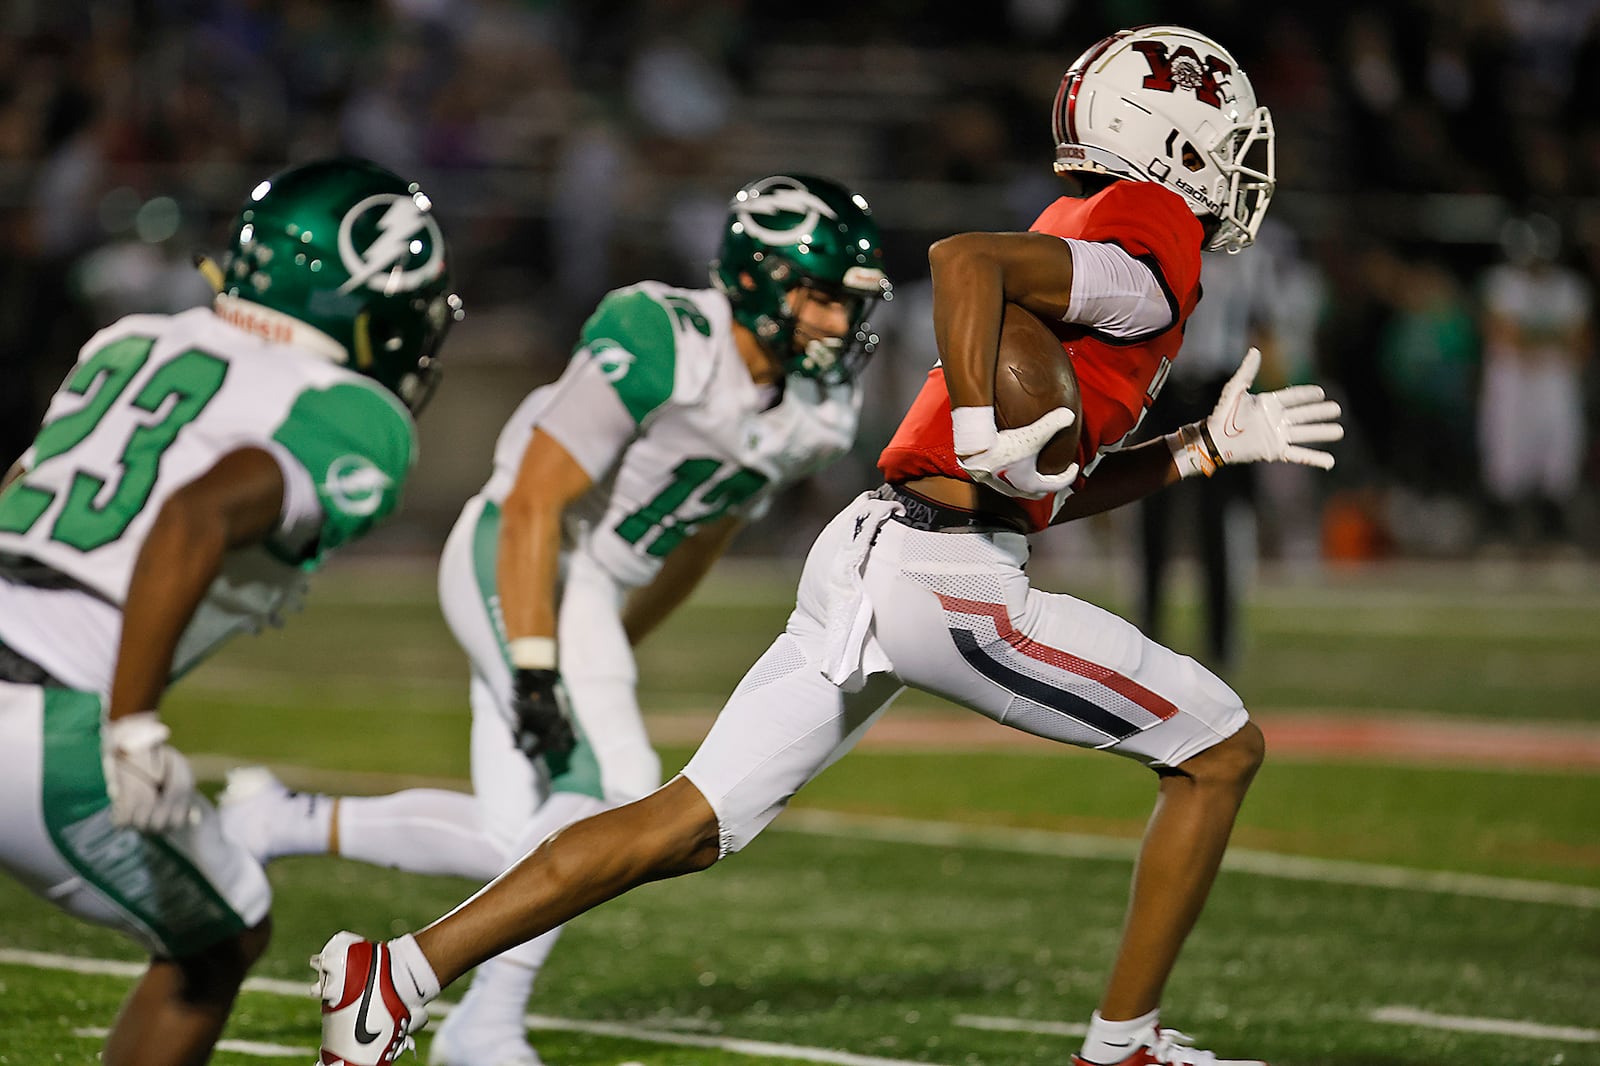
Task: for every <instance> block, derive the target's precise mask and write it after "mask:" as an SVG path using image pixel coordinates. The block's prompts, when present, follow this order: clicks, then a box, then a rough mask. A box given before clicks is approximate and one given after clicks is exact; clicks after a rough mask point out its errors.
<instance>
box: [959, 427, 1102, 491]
mask: <svg viewBox="0 0 1600 1066" xmlns="http://www.w3.org/2000/svg"><path fill="white" fill-rule="evenodd" d="M950 415H951V424H952V426H953V428H954V438H955V452H956V462H957V463H959V464H960V466H961V469H963V470H965V471H966V472H967V473H968V474H970V475H971V476H972V480H973V481H976V482H977V483H978V484H980V485H987V486H989V487H990V488H992V489H994V490H996V491H997V492H1002V493H1004V494H1006V495H1007V496H1013V497H1018V498H1021V499H1026V500H1039V499H1043V498H1044V497H1046V496H1049V495H1050V494H1051V493H1055V492H1060V491H1062V490H1063V489H1066V488H1070V487H1071V486H1072V483H1073V482H1074V481H1076V480H1077V479H1078V464H1077V463H1073V464H1072V465H1071V466H1069V467H1067V468H1066V469H1065V470H1063V471H1061V473H1059V474H1042V473H1040V472H1039V452H1040V450H1041V449H1043V448H1044V446H1045V445H1046V444H1049V443H1050V438H1051V437H1054V436H1055V435H1056V434H1057V433H1060V432H1061V431H1062V430H1063V429H1066V428H1067V427H1068V426H1070V425H1072V423H1073V422H1074V421H1075V420H1076V418H1077V416H1076V415H1075V414H1073V412H1072V408H1070V407H1057V408H1056V409H1055V410H1053V411H1047V412H1045V414H1043V415H1042V416H1040V418H1039V419H1038V420H1037V421H1035V422H1031V423H1029V424H1028V425H1026V426H1020V427H1018V428H1017V429H996V428H995V424H994V408H993V407H957V408H955V409H954V410H953V411H951V412H950Z"/></svg>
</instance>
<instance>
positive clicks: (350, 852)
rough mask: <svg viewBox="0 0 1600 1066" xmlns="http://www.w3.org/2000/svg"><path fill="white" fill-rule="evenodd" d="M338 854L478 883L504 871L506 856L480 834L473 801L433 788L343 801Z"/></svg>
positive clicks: (467, 796)
mask: <svg viewBox="0 0 1600 1066" xmlns="http://www.w3.org/2000/svg"><path fill="white" fill-rule="evenodd" d="M323 833H324V836H326V833H327V822H326V821H324V822H323ZM339 854H340V855H343V856H345V857H346V858H350V859H358V860H360V861H361V862H370V863H372V864H374V865H376V866H392V867H394V868H395V869H398V870H406V871H408V872H410V873H417V874H454V875H456V876H459V877H471V878H473V879H475V880H478V881H488V880H490V879H491V878H494V877H496V876H498V875H499V873H500V872H501V871H502V870H504V869H505V854H504V853H503V852H502V851H501V850H500V849H499V848H498V847H496V846H495V844H494V842H493V841H492V840H490V839H489V836H488V834H487V833H486V832H485V831H484V828H483V818H482V815H481V813H480V809H479V807H478V798H477V797H476V796H473V795H472V794H471V793H467V792H450V791H447V790H445V789H438V788H412V789H407V790H406V791H404V792H395V793H391V794H390V795H387V796H344V797H342V798H341V799H340V800H339Z"/></svg>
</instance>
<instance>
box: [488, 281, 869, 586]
mask: <svg viewBox="0 0 1600 1066" xmlns="http://www.w3.org/2000/svg"><path fill="white" fill-rule="evenodd" d="M770 400H771V396H770V394H766V393H764V392H763V390H762V389H761V388H760V387H758V386H757V385H756V384H755V383H754V382H753V381H751V379H750V372H749V369H748V368H747V367H746V365H745V363H744V360H743V359H742V358H740V356H739V352H738V350H737V349H736V348H735V346H734V339H733V318H732V312H731V309H730V308H729V305H728V300H727V297H725V296H723V295H722V294H721V293H719V292H717V291H715V290H711V289H677V288H673V287H671V286H667V285H662V284H658V283H656V282H642V283H640V284H638V285H633V286H629V287H628V288H625V289H618V290H616V291H614V292H611V293H609V294H607V295H606V297H605V298H604V299H603V300H601V301H600V305H599V307H597V308H596V309H595V312H594V314H593V315H591V316H590V318H589V320H588V322H586V323H585V324H584V327H583V331H582V334H581V335H580V338H579V342H578V347H577V349H576V351H575V352H574V353H573V357H572V361H571V363H570V364H569V365H568V367H567V370H566V371H565V373H563V374H562V376H561V377H560V379H559V380H557V381H555V382H554V383H552V384H550V385H547V386H545V387H543V388H541V389H538V390H536V391H535V392H533V393H532V394H531V395H530V396H529V397H528V398H527V399H526V400H524V401H523V403H522V405H521V406H520V407H518V409H517V410H516V412H515V413H514V414H513V415H512V416H511V419H510V421H509V422H507V424H506V426H505V428H504V429H503V430H502V431H501V434H500V439H499V443H498V444H497V446H496V448H495V467H494V474H493V476H492V477H491V478H490V480H489V482H488V484H487V485H486V486H485V488H484V495H485V496H487V497H488V498H489V499H490V500H492V501H494V502H495V503H500V502H503V501H504V499H505V497H506V494H507V493H509V492H510V491H511V486H512V484H513V482H514V481H515V479H516V474H517V469H518V467H519V466H520V464H521V462H522V455H523V452H524V451H525V450H526V449H527V445H528V440H529V438H530V437H531V436H532V434H533V429H534V427H535V426H538V427H539V428H540V429H542V430H543V431H545V432H546V433H548V434H550V435H551V436H552V437H554V438H555V439H556V440H557V441H559V442H560V443H561V445H562V446H563V447H564V448H566V450H567V451H568V452H570V453H571V455H572V456H573V458H574V459H575V460H577V462H578V463H579V464H580V465H582V466H583V468H584V470H585V471H586V472H587V473H588V474H589V476H590V478H591V479H592V480H593V481H594V487H593V489H591V490H590V491H589V492H588V493H586V494H585V496H584V497H583V498H582V499H581V500H579V501H578V502H577V503H576V504H575V505H574V506H573V507H571V508H569V509H568V511H567V515H566V529H565V534H566V540H567V543H568V545H569V546H576V545H582V546H583V547H584V548H585V550H587V551H588V552H589V553H590V554H591V555H592V556H593V557H594V558H595V559H596V560H597V561H598V562H599V563H600V564H601V565H602V567H603V568H604V569H605V570H606V571H607V572H608V573H610V574H611V575H612V576H613V577H614V578H615V579H616V580H617V581H618V582H619V583H620V584H623V585H626V586H637V585H642V584H645V583H647V582H648V581H649V580H650V579H651V578H652V577H653V576H654V575H655V573H656V571H657V570H659V569H660V566H661V561H662V559H663V558H665V557H666V556H667V554H668V553H670V552H671V551H672V549H673V548H675V547H676V546H677V545H679V544H681V543H682V542H683V540H684V539H685V538H686V537H688V536H690V535H692V534H693V533H694V532H695V531H696V530H697V529H698V528H699V527H700V526H702V525H704V524H706V523H708V522H711V521H714V520H716V519H717V518H720V517H721V516H723V515H724V514H730V513H731V514H736V515H740V516H743V517H746V518H748V517H752V516H755V515H759V514H760V513H762V512H763V510H764V509H765V507H766V506H767V504H768V502H769V501H770V500H771V498H772V497H773V496H774V495H775V494H776V493H777V492H778V491H779V490H780V489H782V488H783V487H785V486H787V485H789V484H792V483H793V482H795V481H797V480H799V479H801V478H804V477H806V476H808V475H810V474H812V473H814V472H816V471H817V470H820V469H821V468H822V467H824V466H826V465H827V464H828V463H830V462H832V461H833V460H834V459H835V458H837V457H838V456H840V455H842V454H843V453H844V452H846V451H848V450H849V448H850V445H851V443H852V441H854V439H855V432H856V424H857V422H858V420H859V415H860V410H861V395H860V390H859V389H857V388H856V387H855V386H854V385H853V384H846V385H837V386H832V387H829V386H824V385H821V384H819V383H818V382H816V381H813V380H811V379H809V378H804V377H799V376H791V377H789V378H788V379H787V380H786V381H785V383H784V389H783V396H782V399H781V400H780V402H778V403H777V404H776V405H770V406H769V404H770Z"/></svg>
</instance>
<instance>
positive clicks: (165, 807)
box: [0, 159, 461, 1066]
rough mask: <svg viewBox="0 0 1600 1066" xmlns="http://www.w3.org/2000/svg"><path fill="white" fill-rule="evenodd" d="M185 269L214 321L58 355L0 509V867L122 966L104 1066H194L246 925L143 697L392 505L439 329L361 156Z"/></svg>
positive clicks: (265, 920)
mask: <svg viewBox="0 0 1600 1066" xmlns="http://www.w3.org/2000/svg"><path fill="white" fill-rule="evenodd" d="M205 269H207V272H208V274H209V275H210V276H211V280H212V281H213V282H214V283H215V284H216V285H217V287H218V289H219V293H218V296H217V298H216V303H215V306H214V307H209V308H205V307H202V308H196V309H193V310H190V311H185V312H183V313H182V314H177V315H170V316H168V315H132V316H130V317H128V318H124V319H122V320H121V321H119V322H117V323H115V324H114V325H112V326H110V327H109V328H107V329H104V330H102V331H100V332H99V333H97V334H96V335H95V336H94V337H93V338H91V339H90V341H89V343H88V344H86V345H84V347H83V349H82V352H81V354H80V355H79V358H78V362H77V365H76V366H75V367H74V368H73V370H72V372H71V373H70V374H68V376H67V379H66V382H65V383H64V384H63V385H62V386H61V388H60V390H59V391H58V392H57V393H56V395H55V397H54V399H53V400H52V401H51V404H50V407H49V410H48V411H47V413H46V415H45V420H44V425H43V427H42V428H41V429H40V431H39V434H38V436H37V437H36V438H35V439H34V442H33V444H32V446H31V447H30V448H29V449H28V450H27V451H26V452H25V453H24V454H23V456H22V458H21V460H20V461H19V462H18V463H17V464H16V465H15V466H14V467H13V468H12V470H11V472H10V474H9V475H8V476H7V479H6V482H5V488H4V490H3V491H0V765H3V767H4V771H3V772H0V810H3V811H5V817H4V818H3V819H0V868H3V869H4V870H5V871H7V872H8V873H9V874H10V875H11V876H13V877H16V878H17V879H18V880H20V881H21V882H22V883H23V884H25V885H27V886H28V887H29V888H30V889H32V890H33V891H35V892H37V893H39V894H40V895H41V896H43V897H44V898H45V899H48V900H49V901H51V902H52V903H54V904H55V905H56V906H58V907H61V908H62V909H64V910H66V911H68V912H69V913H71V914H74V915H76V916H78V917H80V918H83V919H85V920H88V921H92V922H97V923H101V924H104V925H109V926H111V927H113V928H116V929H120V930H122V931H123V932H125V933H127V934H128V935H130V936H132V937H133V938H134V939H136V940H138V941H140V942H141V943H142V944H144V945H145V946H146V947H148V948H149V950H150V952H151V955H152V959H151V963H150V968H149V970H148V971H146V973H145V975H144V976H143V978H142V979H141V980H140V981H139V983H138V984H137V985H136V986H135V988H134V990H133V992H132V993H131V994H130V995H129V997H128V999H127V1001H126V1003H125V1004H124V1005H123V1008H122V1011H121V1013H120V1015H119V1016H118V1018H117V1021H116V1023H115V1024H114V1026H113V1027H112V1029H111V1033H110V1035H109V1036H108V1037H107V1039H106V1044H105V1049H104V1052H103V1056H102V1057H103V1061H104V1062H106V1063H107V1064H108V1066H120V1064H133V1063H137V1064H139V1066H153V1064H174V1066H176V1064H191V1063H200V1062H204V1061H206V1060H207V1059H208V1058H209V1057H210V1054H211V1049H212V1045H213V1044H214V1043H215V1042H216V1039H217V1035H218V1034H219V1033H220V1032H221V1030H222V1027H223V1024H224V1022H225V1021H226V1020H227V1017H228V1013H229V1010H230V1008H231V1006H232V1003H233V998H234V995H235V994H236V993H237V991H238V988H239V984H240V982H241V981H242V980H243V979H244V974H245V971H246V970H247V969H249V967H250V965H251V964H252V963H253V962H254V961H255V960H256V958H258V957H259V956H260V954H261V952H262V951H263V949H264V948H265V947H266V943H267V937H268V930H269V924H270V920H269V917H268V907H269V903H270V899H271V893H270V890H269V888H268V884H267V879H266V876H265V874H264V873H263V872H262V870H261V867H260V865H259V864H258V863H257V862H256V860H255V859H254V858H253V857H252V856H251V855H250V854H249V853H248V852H247V851H246V850H245V849H244V848H242V847H240V846H239V845H237V844H235V843H233V842H232V841H231V840H229V839H228V838H227V837H226V836H225V835H224V834H223V832H222V828H221V822H220V820H219V818H218V817H217V813H216V809H215V808H214V807H212V806H211V805H210V804H209V803H208V802H207V801H206V800H205V799H204V798H203V797H201V796H200V795H199V794H198V793H196V792H195V790H194V779H193V776H192V774H191V772H190V770H189V767H188V764H187V763H186V762H185V760H184V757H183V755H182V754H180V753H179V752H178V751H177V750H176V749H175V748H174V747H173V746H172V745H171V744H170V743H169V731H168V728H167V726H166V725H164V724H163V723H162V721H161V717H160V713H159V710H158V708H159V707H160V703H161V698H162V694H163V692H164V690H165V689H166V687H167V685H168V684H169V683H170V681H171V680H172V679H173V678H175V677H177V676H179V675H180V674H182V673H183V672H185V671H186V670H188V669H189V668H191V667H192V666H194V665H195V664H196V663H197V662H198V661H199V660H201V659H203V658H205V657H206V656H208V655H209V654H210V653H211V652H212V651H214V650H215V649H216V648H217V646H218V645H219V644H220V643H222V642H223V641H224V640H226V639H227V638H229V637H231V636H233V635H235V634H237V633H240V632H254V631H256V630H259V629H260V628H261V626H262V625H263V624H264V623H266V622H267V621H269V620H270V619H273V618H274V617H275V616H277V615H278V614H279V613H280V612H282V611H284V610H286V609H292V608H293V607H294V606H296V605H297V602H298V599H299V597H300V595H301V593H302V591H303V587H304V583H305V579H306V576H307V574H308V573H309V572H310V571H312V570H314V569H316V567H317V566H318V564H320V563H321V562H322V560H323V558H324V557H325V556H326V555H327V553H328V552H330V551H332V550H333V549H335V548H338V547H339V546H341V545H343V544H347V543H349V542H351V541H353V540H356V539H358V538H359V537H361V536H363V535H364V534H366V533H367V531H368V530H370V529H371V528H372V527H373V526H375V525H376V524H377V523H379V522H381V521H382V520H383V519H385V518H386V517H388V515H389V514H390V513H391V512H392V511H393V510H394V508H395V506H396V504H397V502H398V500H399V497H400V492H401V488H402V486H403V485H404V484H405V479H406V476H407V474H408V472H409V471H410V469H411V465H412V461H413V456H414V454H415V450H416V436H415V426H414V424H413V422H412V414H413V413H414V412H415V410H416V409H417V408H419V407H420V406H421V405H422V403H423V402H424V401H425V400H426V398H427V396H428V393H429V388H430V385H431V382H432V379H433V372H434V370H435V366H436V364H435V359H436V356H437V350H438V345H439V342H440V341H441V340H442V338H443V336H444V334H445V332H446V331H447V328H448V327H449V325H450V324H451V323H452V322H453V321H454V320H456V319H457V318H459V317H460V315H461V302H460V300H459V299H457V298H456V296H455V295H454V294H452V293H451V292H450V289H449V277H448V274H447V271H446V262H445V244H444V238H443V235H442V234H441V233H440V230H439V226H438V223H437V222H436V221H435V220H434V217H433V214H432V210H431V204H430V202H429V200H428V198H427V197H426V196H425V195H424V194H423V193H422V192H421V191H420V190H419V189H418V187H417V186H416V185H415V184H411V183H408V182H406V181H403V180H402V179H400V178H399V177H397V176H395V175H394V174H391V173H389V172H388V171H386V170H383V169H382V168H380V167H377V166H374V165H373V164H370V163H367V162H365V161H363V160H356V159H333V160H323V161H319V162H315V163H310V164H306V165H303V166H299V167H296V168H293V169H290V170H286V171H284V172H283V173H281V174H278V175H275V176H274V177H272V178H269V179H267V180H266V181H263V182H261V183H260V184H259V185H257V186H256V188H255V190H254V191H253V192H252V193H251V194H250V199H249V200H248V202H246V204H245V205H244V208H243V210H242V211H241V212H240V214H239V217H238V219H237V221H236V222H235V225H234V228H233V236H232V245H231V249H230V253H229V255H228V257H227V258H226V260H225V262H224V263H223V265H222V266H221V267H220V268H219V267H217V266H216V265H214V264H209V263H207V264H205ZM408 408H409V410H408Z"/></svg>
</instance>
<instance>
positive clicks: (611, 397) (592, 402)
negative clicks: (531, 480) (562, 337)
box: [534, 357, 639, 481]
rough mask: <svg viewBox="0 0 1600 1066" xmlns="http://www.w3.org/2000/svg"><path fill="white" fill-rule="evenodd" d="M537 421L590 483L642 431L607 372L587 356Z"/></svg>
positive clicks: (566, 377)
mask: <svg viewBox="0 0 1600 1066" xmlns="http://www.w3.org/2000/svg"><path fill="white" fill-rule="evenodd" d="M534 424H535V425H537V426H538V427H539V428H540V429H542V430H544V431H545V432H546V433H548V434H550V436H552V437H554V438H555V439H556V440H557V441H558V442H559V443H560V444H561V446H562V447H563V448H565V449H566V450H567V453H568V454H569V455H571V456H572V458H573V459H575V460H577V463H578V465H579V466H581V467H583V472H584V473H586V474H588V475H589V478H590V480H592V481H598V480H600V478H601V477H602V476H603V475H604V474H605V472H606V471H607V470H609V469H611V464H612V463H614V462H616V459H617V456H619V455H621V454H622V452H623V449H625V448H627V446H628V445H629V443H631V442H632V440H633V438H634V435H635V434H636V433H637V432H638V431H639V427H638V425H637V424H635V423H634V421H633V416H632V415H630V414H629V413H628V408H627V407H626V406H625V405H624V404H623V402H622V397H620V396H618V395H617V390H616V389H615V388H613V387H612V385H611V382H609V381H607V380H606V376H605V371H604V370H603V369H601V367H600V365H599V363H597V362H596V361H595V360H594V359H592V358H588V357H585V358H581V359H576V360H574V361H573V362H572V363H571V364H570V365H569V366H568V367H567V369H566V372H565V373H563V374H562V375H561V379H560V380H559V381H558V382H557V383H556V384H555V386H554V389H553V392H552V395H551V397H550V401H549V402H548V403H546V404H545V406H544V410H542V411H540V412H539V416H538V418H537V420H536V421H535V423H534Z"/></svg>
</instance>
